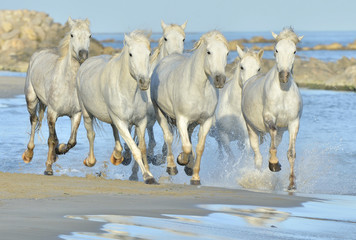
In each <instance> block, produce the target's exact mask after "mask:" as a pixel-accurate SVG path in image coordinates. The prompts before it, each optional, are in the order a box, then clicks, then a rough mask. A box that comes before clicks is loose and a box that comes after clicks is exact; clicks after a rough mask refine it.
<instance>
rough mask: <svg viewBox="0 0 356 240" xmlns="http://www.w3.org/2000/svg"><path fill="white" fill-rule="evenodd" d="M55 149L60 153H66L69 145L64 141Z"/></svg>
mask: <svg viewBox="0 0 356 240" xmlns="http://www.w3.org/2000/svg"><path fill="white" fill-rule="evenodd" d="M55 151H56V154H58V155H61V154H65V153H67V152H68V150H67V145H66V144H64V143H61V144H59V145H57V146H56V148H55Z"/></svg>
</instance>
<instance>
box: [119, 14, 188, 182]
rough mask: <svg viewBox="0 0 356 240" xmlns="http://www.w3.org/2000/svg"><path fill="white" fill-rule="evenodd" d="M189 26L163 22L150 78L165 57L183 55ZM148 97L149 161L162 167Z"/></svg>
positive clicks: (133, 177) (134, 173)
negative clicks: (156, 153) (155, 150)
mask: <svg viewBox="0 0 356 240" xmlns="http://www.w3.org/2000/svg"><path fill="white" fill-rule="evenodd" d="M186 25H187V22H185V23H184V24H182V25H177V24H170V25H167V24H165V23H164V21H163V20H162V21H161V27H162V30H163V34H162V37H161V38H160V39H159V41H158V47H157V48H156V49H155V50H154V51H153V54H152V55H151V57H150V63H151V66H150V76H151V75H152V72H153V69H154V68H155V67H156V65H157V63H158V62H159V61H160V60H161V59H163V58H164V57H166V56H168V55H170V54H173V53H179V54H182V53H183V49H184V41H185V33H184V29H185V27H186ZM147 96H148V108H147V133H148V148H147V159H148V162H152V164H154V165H160V164H162V163H164V161H163V157H162V156H161V155H157V156H155V155H154V148H155V146H156V140H155V136H154V133H153V126H154V125H155V123H156V114H155V110H154V108H153V105H152V101H151V94H150V90H149V89H148V90H147ZM127 148H128V147H127V145H126V144H125V152H124V153H123V155H124V158H125V160H124V161H123V164H125V165H127V164H129V163H130V162H131V152H130V151H129V149H127ZM166 151H167V146H166V145H165V144H164V145H163V148H162V152H164V153H166ZM137 171H138V166H137V164H136V162H135V164H134V166H133V168H132V174H131V176H130V180H137Z"/></svg>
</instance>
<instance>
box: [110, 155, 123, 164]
mask: <svg viewBox="0 0 356 240" xmlns="http://www.w3.org/2000/svg"><path fill="white" fill-rule="evenodd" d="M122 161H124V157H123V156H121V158H119V159H117V158H115V157H114V154H111V157H110V162H111V163H112V164H113V165H115V166H117V165H120V164H121V163H122Z"/></svg>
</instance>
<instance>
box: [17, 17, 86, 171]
mask: <svg viewBox="0 0 356 240" xmlns="http://www.w3.org/2000/svg"><path fill="white" fill-rule="evenodd" d="M68 24H69V27H70V31H69V32H68V33H67V34H66V35H65V37H64V38H63V39H62V41H61V42H60V44H59V46H58V48H55V49H45V50H41V51H39V52H36V53H34V54H33V55H32V57H31V60H30V64H29V67H28V70H27V76H26V83H25V96H26V103H27V110H28V112H29V113H30V122H31V137H30V141H29V143H28V145H27V149H26V151H25V152H24V153H23V155H22V159H23V160H24V162H26V163H29V162H30V161H31V160H32V157H33V149H34V147H35V144H34V137H35V131H36V129H39V128H40V127H41V122H42V119H43V116H44V112H45V109H46V107H47V108H48V109H47V122H48V127H49V138H48V157H47V161H46V170H45V172H44V174H45V175H53V169H52V164H53V163H54V162H55V161H56V160H57V154H64V153H67V152H68V151H69V149H71V148H72V147H74V146H75V145H76V138H77V130H78V127H79V124H80V119H81V109H80V106H79V102H78V97H77V91H76V87H75V76H76V74H77V71H78V69H79V66H80V64H81V63H83V62H84V61H85V60H86V59H87V58H88V53H89V52H88V51H89V44H90V38H91V33H90V29H89V24H90V23H89V21H88V20H72V19H71V18H70V17H69V19H68ZM37 114H38V116H37ZM61 116H69V117H70V119H71V123H72V129H71V136H70V139H69V141H68V143H67V144H63V143H62V144H60V145H59V146H58V138H57V134H56V129H55V124H56V121H57V118H58V117H61Z"/></svg>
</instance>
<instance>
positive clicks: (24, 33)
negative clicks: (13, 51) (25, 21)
mask: <svg viewBox="0 0 356 240" xmlns="http://www.w3.org/2000/svg"><path fill="white" fill-rule="evenodd" d="M21 37H22V38H27V39H30V40H33V41H36V40H37V34H36V32H35V30H34V29H33V27H30V26H23V27H22V28H21Z"/></svg>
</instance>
